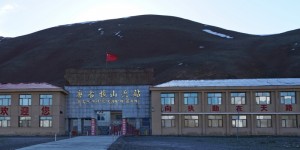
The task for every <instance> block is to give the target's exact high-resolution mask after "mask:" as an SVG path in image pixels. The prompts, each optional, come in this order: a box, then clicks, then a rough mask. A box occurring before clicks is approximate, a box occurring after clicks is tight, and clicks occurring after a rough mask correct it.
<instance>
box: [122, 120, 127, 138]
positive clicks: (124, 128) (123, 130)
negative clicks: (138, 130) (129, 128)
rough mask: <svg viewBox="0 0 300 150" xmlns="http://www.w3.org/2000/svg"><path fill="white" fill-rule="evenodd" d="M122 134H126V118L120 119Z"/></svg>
mask: <svg viewBox="0 0 300 150" xmlns="http://www.w3.org/2000/svg"><path fill="white" fill-rule="evenodd" d="M122 135H126V119H122Z"/></svg>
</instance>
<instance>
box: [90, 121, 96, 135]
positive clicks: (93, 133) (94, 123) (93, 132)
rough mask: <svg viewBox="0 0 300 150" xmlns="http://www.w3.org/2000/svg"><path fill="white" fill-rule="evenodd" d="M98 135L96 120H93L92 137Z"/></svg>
mask: <svg viewBox="0 0 300 150" xmlns="http://www.w3.org/2000/svg"><path fill="white" fill-rule="evenodd" d="M95 133H96V120H95V119H92V120H91V135H95Z"/></svg>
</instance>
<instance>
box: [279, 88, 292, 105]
mask: <svg viewBox="0 0 300 150" xmlns="http://www.w3.org/2000/svg"><path fill="white" fill-rule="evenodd" d="M283 93H286V95H285V94H284V95H283ZM291 93H293V95H290V94H291ZM279 96H280V104H284V105H286V104H296V92H295V91H281V92H279ZM288 96H289V97H291V100H290V101H291V103H287V99H286V98H285V97H288Z"/></svg>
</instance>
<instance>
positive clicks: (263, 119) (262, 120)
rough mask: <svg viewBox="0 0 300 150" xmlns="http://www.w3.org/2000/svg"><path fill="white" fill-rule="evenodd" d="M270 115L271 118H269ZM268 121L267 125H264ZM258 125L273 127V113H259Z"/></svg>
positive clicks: (259, 126)
mask: <svg viewBox="0 0 300 150" xmlns="http://www.w3.org/2000/svg"><path fill="white" fill-rule="evenodd" d="M268 117H270V118H268ZM264 123H266V125H267V126H262V125H263V124H264ZM256 127H257V128H272V115H257V116H256Z"/></svg>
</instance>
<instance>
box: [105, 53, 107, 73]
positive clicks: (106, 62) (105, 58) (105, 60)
mask: <svg viewBox="0 0 300 150" xmlns="http://www.w3.org/2000/svg"><path fill="white" fill-rule="evenodd" d="M105 69H107V51H106V56H105Z"/></svg>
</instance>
